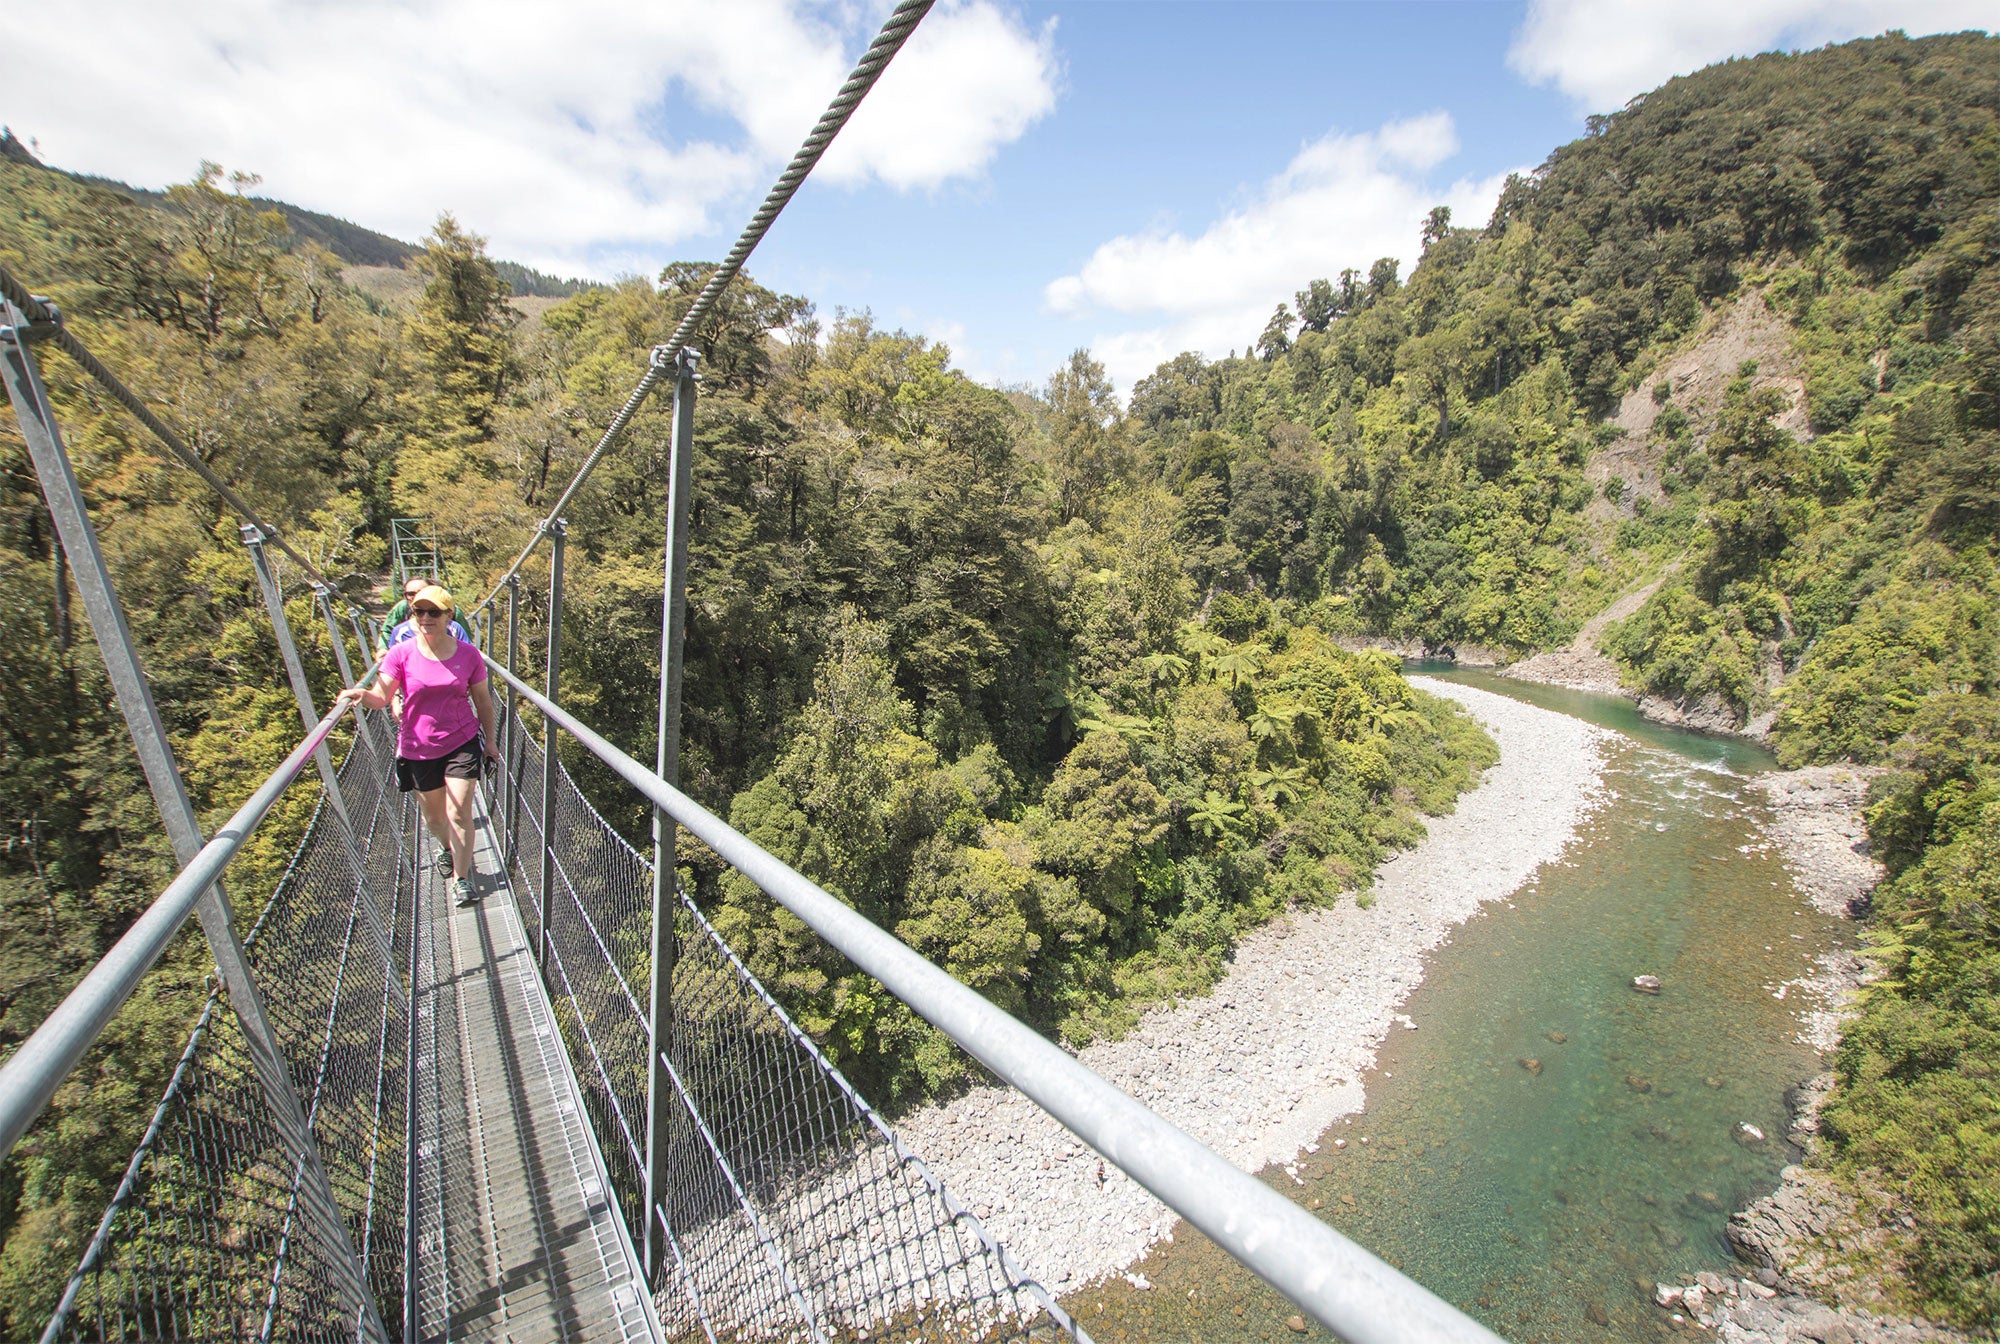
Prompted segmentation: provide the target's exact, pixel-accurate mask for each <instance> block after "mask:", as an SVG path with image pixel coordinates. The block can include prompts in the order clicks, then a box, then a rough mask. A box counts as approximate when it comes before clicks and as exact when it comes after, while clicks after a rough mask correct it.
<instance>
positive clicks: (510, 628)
mask: <svg viewBox="0 0 2000 1344" xmlns="http://www.w3.org/2000/svg"><path fill="white" fill-rule="evenodd" d="M520 661H521V576H520V575H518V574H509V575H508V576H507V671H508V672H509V673H512V672H513V671H514V670H515V668H516V667H517V666H518V665H519V664H520ZM504 736H505V737H506V740H507V750H506V751H505V752H504V753H502V754H503V755H504V757H505V758H506V764H507V795H506V801H505V803H504V804H503V806H504V808H505V810H506V815H507V860H506V863H505V864H504V865H503V867H505V868H510V869H511V868H512V867H513V865H514V854H515V844H514V837H515V836H516V835H517V834H518V833H519V832H520V828H521V740H522V738H521V701H520V697H519V696H517V695H516V694H515V693H514V688H513V686H512V685H509V686H508V687H507V731H506V733H505V734H504Z"/></svg>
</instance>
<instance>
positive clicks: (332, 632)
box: [313, 583, 382, 746]
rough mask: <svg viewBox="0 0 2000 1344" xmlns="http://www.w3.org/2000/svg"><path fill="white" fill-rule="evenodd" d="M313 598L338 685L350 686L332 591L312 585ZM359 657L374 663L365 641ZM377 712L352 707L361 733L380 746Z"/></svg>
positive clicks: (343, 638) (351, 674)
mask: <svg viewBox="0 0 2000 1344" xmlns="http://www.w3.org/2000/svg"><path fill="white" fill-rule="evenodd" d="M313 598H314V599H315V600H316V601H317V602H318V603H319V610H320V615H321V616H323V617H325V619H326V637H327V639H328V640H329V641H331V642H332V644H333V661H334V663H335V665H337V666H338V667H339V668H340V684H341V685H343V686H352V685H353V684H354V664H353V663H351V662H349V661H348V660H347V637H346V636H345V635H343V634H341V633H340V618H339V617H338V616H336V615H335V614H334V611H333V589H331V588H328V587H326V586H325V585H324V584H318V583H316V584H314V585H313ZM355 633H356V634H357V635H358V634H359V633H360V627H359V626H358V625H357V626H356V627H355ZM361 656H362V658H364V659H367V660H368V661H370V662H372V661H374V660H373V659H370V658H368V641H367V640H365V639H364V640H362V641H361ZM379 712H380V711H379V710H368V709H363V708H362V707H361V706H359V705H356V706H355V707H354V720H355V722H356V723H359V724H360V725H361V731H362V732H364V733H367V734H368V736H369V740H371V741H373V742H375V743H376V744H377V745H378V746H379V745H380V744H381V727H382V721H381V720H380V719H378V718H376V717H375V715H376V714H377V713H379Z"/></svg>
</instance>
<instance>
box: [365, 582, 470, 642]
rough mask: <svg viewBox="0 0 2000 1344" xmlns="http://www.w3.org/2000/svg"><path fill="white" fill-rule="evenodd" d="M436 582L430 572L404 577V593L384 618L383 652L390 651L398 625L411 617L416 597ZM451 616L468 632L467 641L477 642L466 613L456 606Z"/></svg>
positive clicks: (460, 627)
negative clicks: (473, 637) (412, 605)
mask: <svg viewBox="0 0 2000 1344" xmlns="http://www.w3.org/2000/svg"><path fill="white" fill-rule="evenodd" d="M436 582H437V579H436V578H434V577H433V576H431V575H429V574H411V575H408V576H407V577H405V578H404V580H403V595H402V596H401V597H400V598H398V599H396V605H395V606H393V607H391V608H389V614H388V615H387V616H386V617H384V618H383V620H382V649H381V652H383V653H387V652H388V651H389V645H390V644H391V643H392V642H393V640H392V638H391V636H392V635H393V634H394V632H395V630H396V627H397V626H399V625H401V624H403V622H405V621H407V620H409V619H410V603H411V601H413V600H414V599H415V598H416V595H417V594H418V593H421V592H422V591H423V590H424V589H426V588H428V587H429V586H430V585H432V584H434V583H436ZM451 618H452V619H453V620H454V621H457V622H458V627H459V629H461V630H463V631H465V632H466V642H467V643H475V641H474V640H473V639H472V622H471V621H468V620H466V619H465V613H464V612H462V611H460V610H459V609H458V608H457V607H455V606H454V607H453V608H452V609H451Z"/></svg>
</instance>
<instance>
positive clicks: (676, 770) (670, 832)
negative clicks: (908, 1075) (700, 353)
mask: <svg viewBox="0 0 2000 1344" xmlns="http://www.w3.org/2000/svg"><path fill="white" fill-rule="evenodd" d="M695 360H696V355H695V352H694V351H692V350H686V349H683V350H682V351H681V352H680V360H679V362H678V364H677V366H676V368H675V370H674V379H675V380H674V430H673V441H672V448H671V452H670V454H669V464H668V465H669V470H668V479H669V480H670V481H671V485H670V486H669V487H668V489H669V493H668V496H667V536H666V562H665V566H664V574H663V577H662V582H661V595H660V706H659V725H658V726H659V738H658V746H657V747H656V748H655V749H654V753H653V773H655V774H657V775H658V776H659V777H660V778H662V779H664V780H666V781H667V782H668V783H669V784H673V785H679V783H680V782H681V650H682V646H683V645H684V644H685V643H686V638H687V567H688V527H689V526H690V522H691V519H692V516H693V507H692V501H691V498H690V496H691V495H692V494H693V491H694V398H695V384H696V382H697V381H699V380H698V379H697V378H696V376H695ZM675 853H676V849H675V833H674V819H673V818H672V817H670V816H668V815H667V814H666V813H665V812H663V811H661V810H660V809H659V808H657V807H656V808H654V809H653V949H652V950H653V957H652V967H653V984H652V994H651V999H652V1002H651V1004H650V1022H649V1033H648V1039H649V1043H650V1049H649V1051H648V1057H647V1069H646V1201H645V1217H644V1220H643V1221H644V1222H645V1235H644V1238H643V1248H642V1254H643V1256H644V1264H645V1270H646V1278H647V1280H648V1282H651V1283H655V1284H657V1283H658V1282H659V1281H660V1274H661V1272H662V1270H663V1269H664V1267H665V1264H666V1255H665V1246H664V1241H665V1238H664V1237H663V1236H662V1235H661V1218H662V1216H663V1215H664V1214H666V1213H667V1211H666V1210H664V1209H663V1208H662V1207H661V1206H662V1204H663V1202H664V1200H665V1198H666V1190H667V1181H668V1179H669V1177H670V1176H671V1174H672V1173H670V1172H669V1171H668V1170H667V1163H668V1161H669V1159H670V1157H671V1150H672V1147H673V1145H672V1132H671V1128H670V1127H671V1125H672V1123H673V1110H674V1104H673V1088H672V1081H671V1080H670V1079H669V1078H668V1076H667V1070H666V1065H665V1061H664V1056H665V1054H666V1052H667V1051H669V1050H671V1049H672V1048H673V1012H674V962H675V958H676V956H677V949H676V947H675V945H674V910H675V907H676V905H677V902H676V901H675V899H674V892H675V883H676V881H677V880H678V879H677V876H676V871H675V869H676V863H675ZM668 1225H669V1226H671V1218H669V1219H668Z"/></svg>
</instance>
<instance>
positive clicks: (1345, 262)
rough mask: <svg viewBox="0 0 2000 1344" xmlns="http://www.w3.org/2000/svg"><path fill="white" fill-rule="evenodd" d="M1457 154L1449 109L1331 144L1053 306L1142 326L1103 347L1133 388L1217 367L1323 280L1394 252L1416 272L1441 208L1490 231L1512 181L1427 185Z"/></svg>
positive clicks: (1100, 342) (1131, 243) (1082, 273)
mask: <svg viewBox="0 0 2000 1344" xmlns="http://www.w3.org/2000/svg"><path fill="white" fill-rule="evenodd" d="M1457 152H1458V135H1457V131H1456V130H1455V128H1454V127H1453V124H1452V120H1451V117H1450V115H1449V114H1447V113H1444V112H1432V113H1429V114H1427V115H1425V116H1421V117H1414V118H1411V119H1409V120H1406V121H1398V122H1391V123H1389V124H1387V125H1385V126H1382V127H1381V128H1379V129H1378V130H1375V131H1372V132H1367V133H1363V134H1357V135H1339V134H1335V135H1328V136H1326V137H1325V138H1324V139H1321V140H1318V141H1316V142H1314V143H1313V144H1310V145H1308V146H1306V147H1305V148H1304V149H1302V150H1300V151H1299V153H1298V155H1297V156H1296V157H1294V158H1293V159H1292V161H1291V162H1290V163H1289V164H1287V165H1286V167H1285V169H1284V171H1283V172H1281V173H1279V174H1278V175H1277V176H1276V177H1274V178H1272V179H1271V180H1270V181H1269V182H1267V183H1265V184H1264V186H1263V188H1262V190H1261V191H1260V192H1259V193H1258V194H1257V195H1256V197H1255V198H1254V199H1253V200H1252V201H1251V202H1250V203H1249V204H1247V205H1245V206H1243V207H1241V208H1239V209H1236V210H1232V211H1230V212H1229V213H1227V214H1225V215H1223V216H1222V217H1221V218H1220V219H1217V220H1216V221H1215V222H1214V223H1212V224H1210V225H1209V226H1208V227H1207V228H1206V229H1204V230H1203V231H1202V232H1201V233H1199V234H1197V235H1195V236H1194V237H1189V236H1187V235H1186V234H1184V233H1181V232H1178V231H1174V230H1169V229H1166V228H1158V229H1154V230H1151V231H1148V232H1145V233H1140V234H1128V235H1125V236H1122V237H1118V238H1113V239H1111V240H1110V241H1109V242H1106V243H1104V244H1102V245H1100V246H1099V247H1098V248H1097V250H1096V251H1095V252H1094V253H1092V255H1091V257H1090V259H1089V260H1088V261H1087V262H1085V263H1084V265H1083V267H1082V269H1081V270H1079V271H1077V272H1076V273H1075V274H1072V275H1065V276H1062V277H1060V278H1058V279H1056V280H1054V281H1052V282H1050V284H1049V285H1048V286H1047V287H1046V289H1045V290H1044V291H1043V300H1044V304H1045V306H1046V307H1047V308H1048V309H1050V310H1051V311H1053V312H1055V313H1058V314H1063V315H1067V316H1073V317H1080V318H1095V319H1096V320H1097V321H1098V322H1099V323H1106V322H1107V319H1109V318H1111V317H1114V316H1118V317H1125V318H1128V319H1134V320H1133V321H1128V322H1126V323H1124V324H1122V326H1121V327H1114V328H1113V329H1110V330H1103V331H1100V332H1099V334H1098V335H1097V336H1096V338H1095V339H1093V340H1092V341H1091V343H1090V347H1091V351H1092V353H1093V354H1095V355H1096V357H1097V358H1098V359H1099V360H1101V361H1103V363H1104V365H1105V367H1106V369H1107V370H1108V371H1109V372H1110V374H1111V376H1112V379H1113V381H1114V382H1116V383H1117V384H1118V386H1119V387H1120V388H1125V389H1129V388H1130V387H1131V385H1132V383H1133V382H1134V381H1135V380H1136V379H1138V378H1142V377H1145V376H1146V375H1147V374H1149V373H1151V372H1152V371H1153V369H1154V368H1155V367H1157V366H1158V365H1159V364H1160V362H1161V361H1163V360H1166V359H1170V358H1172V357H1173V356H1174V355H1176V354H1179V353H1180V352H1181V351H1183V350H1197V351H1200V352H1201V353H1202V354H1204V355H1207V356H1208V357H1210V358H1214V357H1216V356H1219V355H1222V354H1225V353H1227V352H1228V351H1229V350H1231V349H1237V350H1241V349H1244V348H1246V347H1247V346H1248V345H1249V344H1250V342H1251V341H1252V340H1253V339H1254V338H1255V337H1256V336H1257V334H1258V333H1259V332H1260V331H1262V330H1263V327H1264V323H1265V322H1266V321H1267V320H1268V319H1269V318H1270V316H1271V310H1272V309H1273V308H1275V307H1276V306H1277V305H1278V304H1279V303H1280V302H1286V303H1289V302H1290V301H1291V298H1292V295H1293V294H1294V293H1296V292H1297V291H1298V290H1301V289H1303V288H1305V286H1306V283H1307V282H1308V281H1310V280H1312V279H1315V278H1320V277H1324V278H1328V279H1331V278H1333V277H1334V276H1336V275H1337V274H1338V273H1339V272H1340V271H1341V270H1343V269H1344V268H1347V267H1350V266H1351V267H1354V268H1356V269H1357V270H1364V271H1365V270H1366V269H1367V268H1368V266H1369V265H1370V263H1372V262H1373V261H1374V260H1375V259H1376V258H1378V257H1385V256H1390V257H1397V258H1399V259H1401V260H1402V261H1403V262H1404V268H1403V269H1404V273H1405V274H1406V275H1407V274H1408V272H1409V269H1410V263H1411V262H1413V261H1414V260H1415V257H1416V253H1417V246H1418V241H1419V232H1420V230H1421V228H1422V225H1423V220H1424V217H1425V216H1426V215H1427V214H1428V213H1429V212H1430V209H1431V207H1432V206H1434V205H1448V206H1450V207H1451V211H1452V217H1453V218H1454V219H1455V220H1457V221H1458V222H1459V223H1461V224H1484V223H1485V222H1486V217H1487V215H1488V214H1490V213H1491V211H1492V208H1493V202H1494V201H1495V200H1496V199H1497V198H1498V197H1499V194H1500V187H1501V184H1502V183H1503V182H1504V180H1505V178H1506V174H1505V173H1500V174H1496V175H1494V176H1493V177H1490V178H1487V179H1485V180H1483V181H1466V180H1461V181H1459V182H1456V183H1454V184H1452V185H1451V186H1450V187H1448V188H1445V189H1444V190H1442V191H1439V190H1437V189H1434V188H1433V187H1431V186H1430V185H1428V183H1427V182H1426V181H1425V179H1424V174H1425V173H1426V172H1427V171H1428V170H1430V169H1432V168H1435V167H1437V166H1438V165H1439V164H1442V163H1444V162H1445V161H1446V160H1448V159H1449V158H1450V157H1451V156H1452V155H1453V154H1455V153H1457ZM1149 318H1150V319H1153V320H1152V321H1147V320H1146V319H1149Z"/></svg>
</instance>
